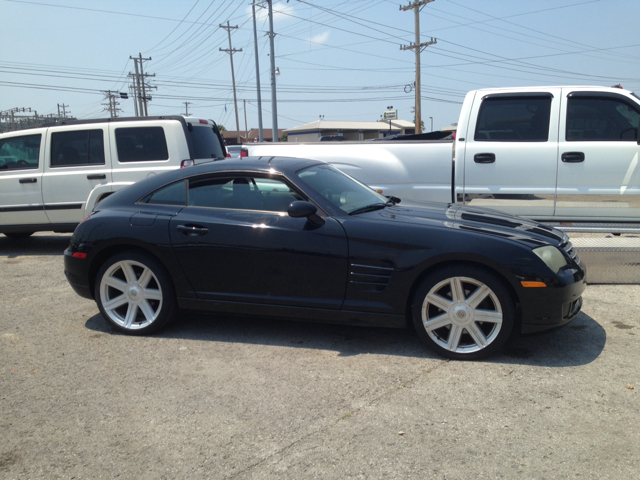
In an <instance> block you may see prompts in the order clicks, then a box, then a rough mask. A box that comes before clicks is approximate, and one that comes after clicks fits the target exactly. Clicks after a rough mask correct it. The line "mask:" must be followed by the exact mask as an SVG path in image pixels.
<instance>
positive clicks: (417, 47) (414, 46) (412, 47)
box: [400, 0, 437, 133]
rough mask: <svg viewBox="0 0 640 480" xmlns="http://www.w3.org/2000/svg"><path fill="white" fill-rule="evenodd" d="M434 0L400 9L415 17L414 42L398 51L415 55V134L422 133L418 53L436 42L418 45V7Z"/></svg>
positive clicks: (416, 0)
mask: <svg viewBox="0 0 640 480" xmlns="http://www.w3.org/2000/svg"><path fill="white" fill-rule="evenodd" d="M433 1H434V0H414V2H413V3H411V4H409V5H407V6H404V7H400V10H402V11H403V12H405V11H407V10H411V9H413V11H414V15H415V30H416V32H415V33H416V41H415V43H412V44H411V45H408V46H405V45H402V46H401V47H400V50H415V53H416V100H415V102H416V107H415V108H416V133H422V118H421V115H422V107H421V100H422V97H421V93H420V53H422V51H423V50H424V49H425V48H427V47H428V46H429V45H433V44H435V43H437V42H436V39H435V38H432V39H431V41H429V42H424V43H420V7H421V6H423V5H426V4H427V3H431V2H433Z"/></svg>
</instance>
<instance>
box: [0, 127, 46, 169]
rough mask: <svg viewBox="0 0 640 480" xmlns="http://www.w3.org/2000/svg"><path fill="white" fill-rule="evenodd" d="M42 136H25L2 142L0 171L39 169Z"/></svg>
mask: <svg viewBox="0 0 640 480" xmlns="http://www.w3.org/2000/svg"><path fill="white" fill-rule="evenodd" d="M41 140H42V135H40V134H38V135H23V136H21V137H11V138H6V139H2V140H0V171H2V170H29V169H33V168H38V157H39V156H40V141H41Z"/></svg>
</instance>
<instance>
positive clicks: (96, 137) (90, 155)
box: [51, 130, 104, 167]
mask: <svg viewBox="0 0 640 480" xmlns="http://www.w3.org/2000/svg"><path fill="white" fill-rule="evenodd" d="M77 165H104V141H103V133H102V130H74V131H72V132H54V133H52V134H51V166H52V167H70V166H77Z"/></svg>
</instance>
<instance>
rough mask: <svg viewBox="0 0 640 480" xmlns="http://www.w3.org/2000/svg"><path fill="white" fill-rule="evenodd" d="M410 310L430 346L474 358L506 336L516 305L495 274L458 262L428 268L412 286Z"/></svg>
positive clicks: (462, 357) (456, 357)
mask: <svg viewBox="0 0 640 480" xmlns="http://www.w3.org/2000/svg"><path fill="white" fill-rule="evenodd" d="M475 295H477V296H478V298H475V297H474V296H475ZM478 299H479V300H480V302H478ZM411 314H412V318H413V324H414V327H415V329H416V331H417V332H418V335H419V336H420V338H421V339H422V340H423V341H424V342H425V343H426V344H427V345H428V346H429V347H430V348H431V349H432V350H434V351H436V352H437V353H439V354H440V355H442V356H443V357H447V358H451V359H454V360H479V359H482V358H486V357H488V356H490V355H493V354H494V353H495V352H497V351H498V350H499V349H500V348H501V347H502V346H504V344H505V343H506V342H507V340H509V337H510V336H511V332H512V330H513V327H514V324H515V316H516V310H515V304H514V301H513V298H512V297H511V295H510V293H509V290H508V289H507V287H506V286H505V285H504V283H503V282H502V281H501V280H500V278H499V277H498V276H496V275H495V274H493V273H491V272H489V271H487V270H485V269H483V268H480V267H476V266H474V265H464V264H463V265H456V266H449V267H444V268H441V269H439V270H436V271H434V272H433V273H430V274H429V275H428V276H427V277H426V278H425V279H424V280H423V281H422V282H421V284H420V286H419V287H418V289H417V290H416V293H415V296H414V298H413V303H412V306H411ZM452 335H453V336H452Z"/></svg>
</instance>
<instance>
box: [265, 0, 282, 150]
mask: <svg viewBox="0 0 640 480" xmlns="http://www.w3.org/2000/svg"><path fill="white" fill-rule="evenodd" d="M267 3H268V4H269V51H270V55H269V58H270V59H271V123H272V127H271V132H272V135H273V141H274V142H278V141H280V139H279V138H278V101H277V99H276V54H275V51H274V46H273V37H275V34H274V33H273V0H267Z"/></svg>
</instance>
